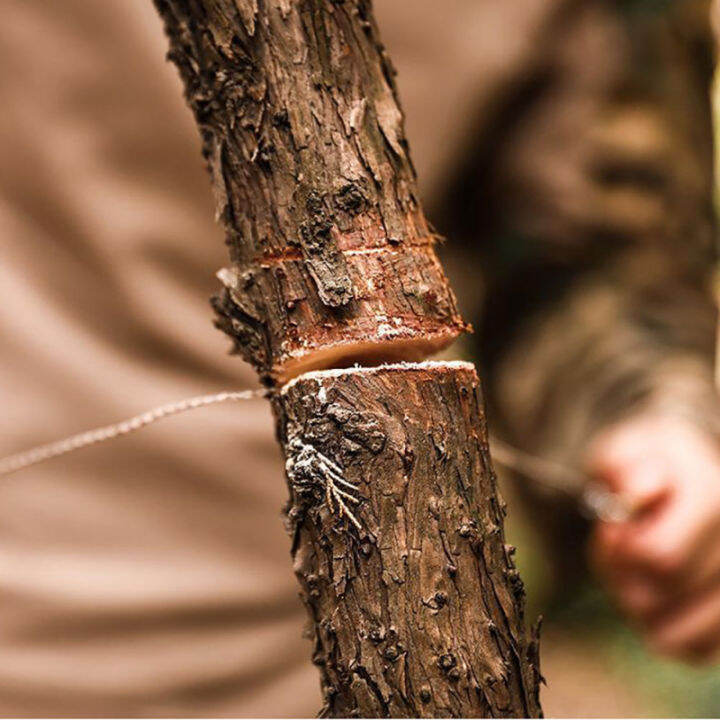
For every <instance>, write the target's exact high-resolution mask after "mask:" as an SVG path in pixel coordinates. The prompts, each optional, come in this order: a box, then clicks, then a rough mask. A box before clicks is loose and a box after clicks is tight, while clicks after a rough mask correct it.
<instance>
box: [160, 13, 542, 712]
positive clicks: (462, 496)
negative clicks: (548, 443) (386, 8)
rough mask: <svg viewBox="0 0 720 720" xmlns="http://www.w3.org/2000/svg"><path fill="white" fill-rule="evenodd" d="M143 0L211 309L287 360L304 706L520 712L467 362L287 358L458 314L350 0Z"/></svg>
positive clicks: (278, 372) (341, 351) (364, 343)
mask: <svg viewBox="0 0 720 720" xmlns="http://www.w3.org/2000/svg"><path fill="white" fill-rule="evenodd" d="M154 1H155V4H156V6H157V8H158V10H159V12H160V13H161V15H162V16H163V18H164V20H165V25H166V29H167V32H168V36H169V38H170V53H169V57H170V58H171V59H172V60H173V61H174V62H175V63H176V65H177V66H178V68H179V70H180V74H181V76H182V77H183V80H184V82H185V87H186V95H187V99H188V102H189V104H190V106H191V108H192V109H193V111H194V113H195V117H196V120H197V122H198V125H199V127H200V131H201V135H202V139H203V152H204V155H205V157H206V159H207V161H208V165H209V168H210V171H211V175H212V181H213V187H214V190H215V196H216V201H217V214H218V217H219V218H220V219H222V221H223V223H224V225H225V228H226V232H227V244H228V246H229V248H230V257H231V261H232V266H231V267H229V268H226V269H224V270H222V271H221V272H220V273H218V276H219V278H220V280H221V281H222V283H223V285H224V290H223V291H222V292H221V293H220V295H219V296H218V297H217V298H216V299H215V302H214V304H215V308H216V311H217V313H218V316H219V319H218V325H219V326H220V327H221V328H222V329H223V330H225V331H226V332H227V333H228V334H230V335H231V337H233V339H234V340H235V342H236V346H237V349H238V350H239V351H240V352H241V353H242V354H243V356H244V357H245V358H246V359H247V360H248V361H250V362H251V363H253V364H254V365H255V367H256V368H257V370H258V372H259V373H260V376H261V378H262V379H263V380H264V381H265V382H266V383H267V384H268V385H270V386H271V387H273V388H277V387H278V386H279V385H280V384H281V383H284V382H286V381H288V380H290V379H291V378H293V377H295V378H296V379H294V380H291V382H289V383H288V384H286V385H285V386H284V388H283V389H282V390H281V391H280V392H276V393H275V395H274V400H273V407H274V410H275V414H276V418H277V422H278V429H279V435H280V438H281V441H282V444H283V449H284V452H285V456H286V459H287V475H288V481H289V487H290V496H291V502H290V505H289V510H288V523H289V526H290V529H291V532H292V536H293V556H294V558H295V563H296V569H297V572H298V576H299V578H300V581H301V585H302V587H303V591H304V595H305V598H306V602H307V604H308V607H309V609H310V614H311V617H312V619H313V621H314V626H315V630H314V632H315V638H316V645H317V647H316V652H315V660H316V662H317V663H318V664H319V665H320V666H321V669H322V677H323V684H324V688H325V693H326V708H325V712H326V713H327V714H331V715H339V716H342V715H365V716H383V717H390V716H445V715H458V716H483V715H498V716H503V715H505V716H525V715H529V716H536V715H538V714H539V713H540V707H539V703H538V684H539V679H540V675H539V670H538V667H537V658H536V645H535V643H534V641H533V642H531V641H530V640H529V639H528V636H527V633H526V631H525V627H524V624H523V617H522V606H523V598H522V583H521V582H520V580H519V578H518V575H517V571H516V570H515V569H514V568H513V565H512V562H511V559H510V557H509V553H508V551H507V549H506V548H505V546H504V544H503V531H502V511H501V508H500V504H499V500H498V497H497V494H496V489H495V480H494V477H493V475H492V471H491V469H490V465H489V459H488V453H487V434H486V430H485V421H484V417H483V414H482V410H481V408H482V405H481V399H480V396H479V391H478V380H477V376H476V375H475V372H474V370H472V368H471V367H470V366H468V365H465V364H460V365H457V364H422V365H407V364H404V365H399V366H381V367H380V368H375V369H365V370H362V369H353V370H346V371H343V370H328V371H319V372H310V373H308V371H309V370H314V369H316V368H329V367H335V368H342V367H347V366H348V365H349V364H352V363H353V362H355V361H358V362H361V363H364V364H374V363H378V362H381V361H387V360H395V359H400V360H415V359H422V358H424V357H427V356H428V355H429V354H430V353H431V352H432V351H434V350H436V349H439V348H440V347H443V346H444V345H446V344H447V343H449V342H450V341H451V340H452V339H453V338H455V337H456V336H457V335H458V334H459V333H460V332H462V331H463V330H464V329H465V328H466V326H465V324H464V323H463V321H462V319H461V318H460V316H459V314H458V310H457V307H456V303H455V298H454V296H453V294H452V292H451V290H450V289H449V287H448V284H447V281H446V279H445V277H444V275H443V272H442V269H441V267H440V265H439V263H438V261H437V258H436V256H435V251H434V249H433V244H434V241H435V238H434V236H433V234H432V233H431V232H430V231H429V229H428V226H427V223H426V221H425V218H424V216H423V213H422V209H421V207H420V204H419V202H418V199H417V189H416V182H415V175H414V170H413V168H412V165H411V163H410V160H409V157H408V153H407V143H406V141H405V136H404V131H403V124H402V114H401V112H400V110H399V107H398V103H397V98H396V95H395V88H394V84H393V80H392V77H393V71H392V68H391V67H390V64H389V61H388V59H387V57H386V55H385V53H384V51H383V48H382V45H381V44H380V42H379V40H378V35H377V31H376V28H375V24H374V20H373V18H372V13H371V10H370V4H369V2H367V1H366V0H154ZM300 373H306V374H304V375H300ZM298 375H300V377H297V376H298Z"/></svg>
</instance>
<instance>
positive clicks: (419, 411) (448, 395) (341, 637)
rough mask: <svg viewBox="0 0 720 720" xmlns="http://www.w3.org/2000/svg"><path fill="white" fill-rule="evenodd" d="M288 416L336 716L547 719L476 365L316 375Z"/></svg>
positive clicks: (298, 532)
mask: <svg viewBox="0 0 720 720" xmlns="http://www.w3.org/2000/svg"><path fill="white" fill-rule="evenodd" d="M275 403H276V407H277V410H278V416H279V417H280V418H281V439H282V442H283V445H284V447H285V449H286V454H287V458H288V461H287V467H288V480H289V485H290V504H289V512H288V519H289V525H290V530H291V534H292V537H293V543H292V552H293V558H294V561H295V571H296V574H297V576H298V579H299V580H300V583H301V586H302V588H303V596H304V598H305V602H306V604H307V606H308V609H309V611H310V615H311V617H312V618H313V621H314V632H315V642H316V647H315V654H314V658H313V659H314V661H315V662H316V663H317V664H318V665H319V666H320V667H321V668H322V670H323V680H324V691H325V701H326V707H325V712H326V714H329V715H332V716H335V717H357V716H358V715H359V716H361V717H468V716H480V717H503V716H510V717H526V716H536V715H537V714H538V712H539V707H540V706H539V700H538V687H539V666H538V660H537V645H536V643H534V642H530V643H528V641H527V636H526V631H525V626H524V622H523V617H522V607H523V585H522V582H521V580H520V578H519V576H518V573H517V570H516V569H515V567H514V566H513V562H512V559H511V552H512V551H511V549H510V548H509V547H508V546H506V545H505V544H504V537H503V516H504V512H505V509H504V505H503V504H502V502H501V501H500V500H499V498H498V495H497V489H496V486H495V478H494V475H493V472H492V469H491V466H490V457H489V453H488V447H487V443H486V439H485V438H486V437H487V435H486V427H485V418H484V416H483V414H482V412H481V407H482V399H481V397H480V390H479V381H478V378H477V375H476V373H475V370H474V368H473V366H472V365H470V364H468V363H422V364H402V365H385V366H382V367H380V368H363V369H359V368H358V369H352V370H325V371H319V372H313V373H308V374H305V375H302V376H301V377H299V378H298V379H297V380H294V381H292V382H291V383H289V384H288V385H286V386H285V387H284V388H283V390H282V391H281V393H280V394H279V396H278V397H277V398H276V401H275Z"/></svg>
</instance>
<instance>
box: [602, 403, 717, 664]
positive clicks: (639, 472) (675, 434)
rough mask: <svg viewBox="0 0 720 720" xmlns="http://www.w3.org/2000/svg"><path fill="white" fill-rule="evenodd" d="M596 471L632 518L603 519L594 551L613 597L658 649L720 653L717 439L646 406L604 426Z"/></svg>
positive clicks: (688, 656) (707, 655)
mask: <svg viewBox="0 0 720 720" xmlns="http://www.w3.org/2000/svg"><path fill="white" fill-rule="evenodd" d="M589 470H590V472H591V473H592V475H593V476H594V477H596V478H597V479H598V480H600V481H602V482H604V483H606V484H607V485H608V487H609V488H610V489H611V490H613V491H615V492H617V493H619V494H620V496H621V497H622V499H623V500H624V501H625V503H626V504H627V505H628V506H629V507H630V509H631V517H630V518H629V519H628V520H626V521H624V522H618V523H598V524H597V526H596V528H595V531H594V534H593V538H592V543H591V559H592V562H593V564H594V565H595V567H596V569H597V570H598V572H599V573H600V575H601V577H602V579H603V580H604V581H605V584H606V585H607V588H608V590H609V592H610V593H611V595H612V596H613V597H614V598H615V600H616V602H617V603H618V605H619V606H620V608H621V609H622V610H623V612H624V613H625V614H626V615H627V616H628V617H629V619H630V621H631V622H632V623H633V624H634V625H635V626H636V627H637V628H638V629H639V630H640V632H641V633H642V634H643V636H644V637H645V639H646V641H647V643H648V645H649V646H650V647H651V648H653V649H654V650H656V651H657V652H660V653H663V654H666V655H671V656H674V657H678V658H682V659H685V660H688V661H695V662H701V661H710V660H713V659H715V658H720V447H718V443H717V442H715V441H714V440H713V439H712V438H711V436H710V435H709V434H707V433H705V432H704V431H702V430H700V429H698V428H697V427H695V426H693V425H691V424H690V423H689V422H688V421H686V420H682V419H680V418H672V417H668V416H664V415H663V416H660V415H651V414H646V415H641V416H638V417H635V418H633V419H630V420H626V421H624V422H622V423H620V424H618V425H616V426H614V427H613V428H611V429H609V430H607V431H606V432H604V433H603V434H602V435H601V436H600V437H598V438H597V439H596V441H595V442H594V443H593V445H592V447H591V449H590V453H589Z"/></svg>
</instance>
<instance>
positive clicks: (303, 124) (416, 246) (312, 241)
mask: <svg viewBox="0 0 720 720" xmlns="http://www.w3.org/2000/svg"><path fill="white" fill-rule="evenodd" d="M155 2H156V6H157V7H158V9H159V11H160V13H161V14H162V16H163V18H164V19H165V23H166V28H167V31H168V35H169V37H170V55H169V57H170V58H171V59H172V60H173V61H174V62H175V64H176V65H177V66H178V68H179V70H180V73H181V75H182V77H183V79H184V81H185V87H186V95H187V99H188V102H189V104H190V106H191V108H192V109H193V111H194V113H195V118H196V120H197V122H198V124H199V126H200V130H201V135H202V139H203V153H204V155H205V157H206V159H207V160H208V163H209V167H210V170H211V173H212V178H213V187H214V189H215V197H216V201H217V214H218V216H219V217H220V218H222V220H223V221H224V224H225V228H226V231H227V244H228V246H229V248H230V257H231V259H232V261H233V266H232V268H229V269H227V270H225V271H223V272H221V273H220V279H221V281H222V282H223V284H224V285H225V291H224V292H223V293H221V295H220V296H219V297H218V298H217V300H216V303H215V307H216V310H217V312H218V314H219V326H220V327H221V328H222V329H223V330H225V331H226V332H227V333H228V334H229V335H230V336H231V337H233V339H234V340H236V342H237V349H238V351H239V352H241V353H242V354H243V355H244V357H245V358H246V359H247V360H249V361H250V362H252V363H254V364H255V366H256V367H257V368H258V370H259V371H260V373H261V374H262V375H263V376H264V377H266V379H271V380H272V379H273V378H276V379H283V378H287V377H289V376H292V375H295V374H297V373H299V372H301V371H303V370H307V369H310V368H313V367H323V366H328V365H335V366H338V365H347V364H350V363H352V362H353V361H354V360H356V359H357V358H358V357H364V358H368V357H370V356H373V357H375V358H377V359H391V358H397V357H400V358H404V359H412V358H418V359H419V358H422V357H426V356H427V354H428V353H429V352H431V351H432V350H434V349H438V348H440V347H442V346H444V345H446V344H447V343H449V342H450V341H451V340H452V339H454V338H455V337H456V336H457V335H458V334H459V333H460V332H461V331H462V330H463V329H464V327H465V326H464V324H463V322H462V320H461V319H460V316H459V314H458V310H457V307H456V303H455V298H454V296H453V294H452V292H451V291H450V289H449V287H448V285H447V282H446V280H445V277H444V275H443V272H442V269H441V268H440V265H439V264H438V261H437V258H436V256H435V252H434V250H433V243H434V236H433V235H432V233H431V232H430V230H429V229H428V225H427V222H426V220H425V217H424V215H423V212H422V209H421V207H420V204H419V202H418V198H417V189H416V183H415V175H414V171H413V168H412V165H411V164H410V160H409V156H408V152H407V143H406V141H405V135H404V129H403V119H402V114H401V112H400V110H399V106H398V103H397V98H396V96H395V89H394V84H393V81H392V75H393V71H392V68H391V67H390V64H389V61H388V60H387V57H386V56H385V54H384V52H383V50H382V46H381V45H380V42H379V40H378V37H377V32H376V29H375V25H374V23H373V20H372V15H371V13H370V8H369V5H368V4H367V3H366V2H357V1H353V2H349V1H348V2H338V1H337V0H303V2H298V1H297V0H265V1H264V2H262V3H259V2H258V0H236V1H234V0H155Z"/></svg>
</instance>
